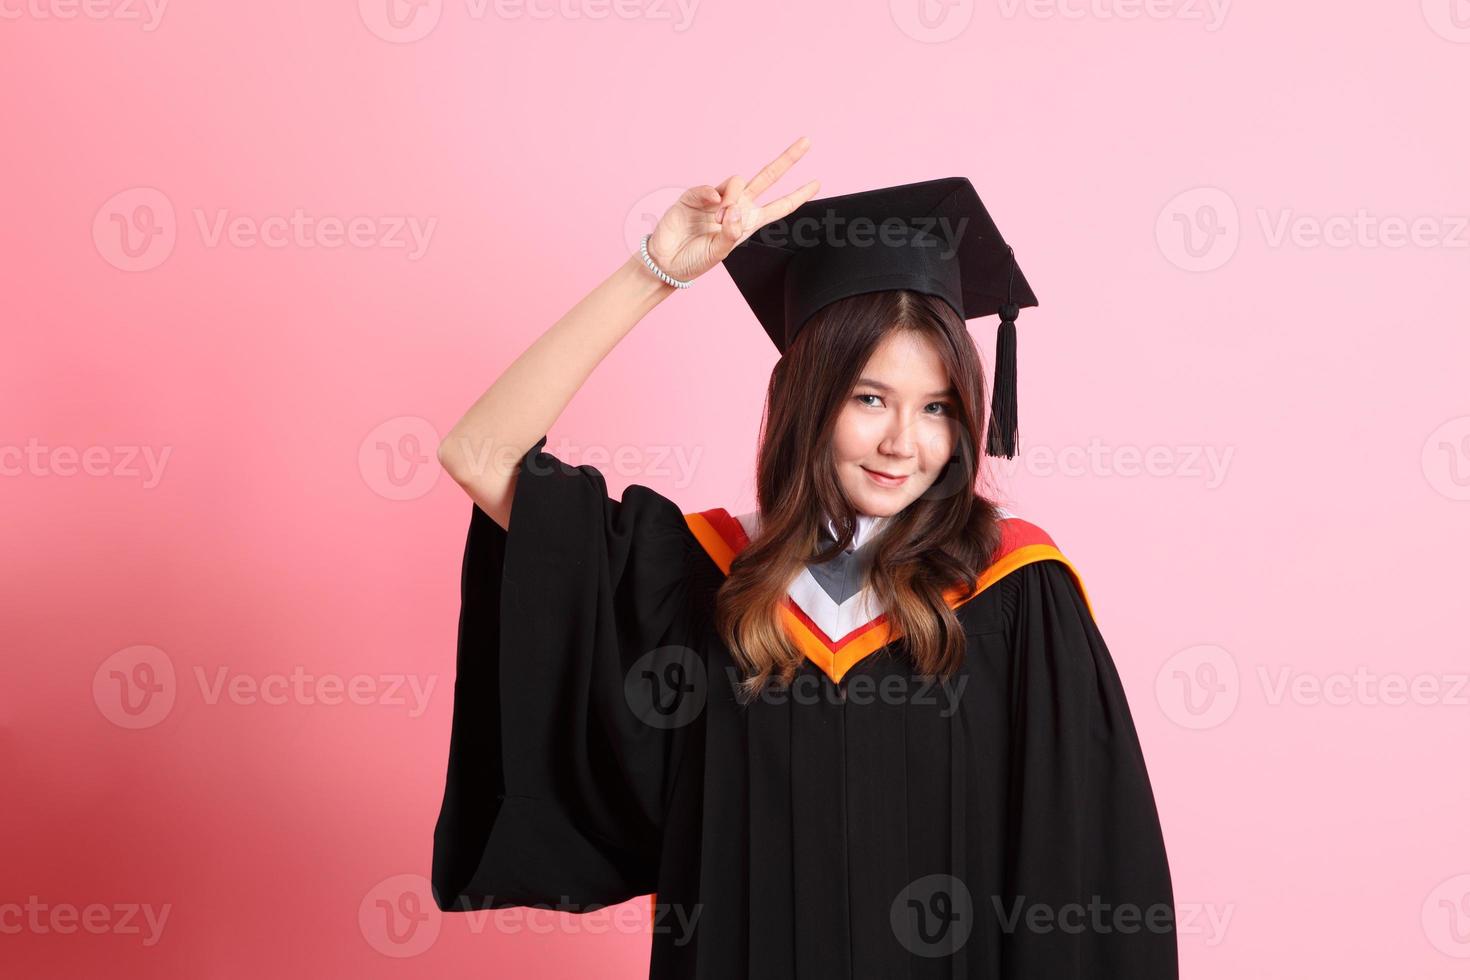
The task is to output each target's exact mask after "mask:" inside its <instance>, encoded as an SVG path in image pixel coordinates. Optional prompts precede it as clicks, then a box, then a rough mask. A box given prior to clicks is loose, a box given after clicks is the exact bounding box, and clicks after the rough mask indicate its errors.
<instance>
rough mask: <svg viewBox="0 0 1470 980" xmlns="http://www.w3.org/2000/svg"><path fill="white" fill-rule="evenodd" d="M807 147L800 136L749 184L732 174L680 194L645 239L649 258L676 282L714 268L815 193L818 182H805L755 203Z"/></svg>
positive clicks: (804, 139) (809, 144)
mask: <svg viewBox="0 0 1470 980" xmlns="http://www.w3.org/2000/svg"><path fill="white" fill-rule="evenodd" d="M811 145H812V143H811V140H810V139H808V138H807V137H805V136H803V137H802V138H801V139H799V140H797V141H796V142H795V143H792V144H791V145H790V146H788V147H787V148H786V150H785V151H784V152H783V153H782V154H781V155H780V156H778V157H776V159H774V160H772V161H771V162H770V163H768V164H766V165H765V167H763V168H762V169H761V172H760V173H758V174H756V175H755V177H754V178H752V179H751V181H750V183H748V184H747V183H746V182H745V180H744V178H742V177H740V176H738V175H732V176H730V177H727V178H726V179H725V181H724V182H723V183H721V184H720V185H719V186H718V187H711V186H710V185H708V184H701V185H700V186H698V187H691V188H689V189H688V190H686V191H685V192H684V193H683V194H680V195H679V200H677V201H675V202H674V204H673V206H672V207H670V208H669V209H668V210H667V211H665V212H664V214H663V217H661V218H659V219H658V225H657V226H655V228H654V229H653V237H651V238H649V240H648V254H649V256H650V257H652V259H653V261H654V262H656V263H658V266H659V268H661V269H663V270H664V271H665V272H667V273H668V274H669V275H671V276H673V277H674V278H675V279H686V280H687V279H694V278H696V277H698V276H700V275H702V274H703V273H705V272H708V271H709V270H710V269H712V268H714V267H715V266H716V265H718V264H719V263H720V262H722V261H724V258H725V256H727V255H729V254H730V250H731V249H733V248H734V247H735V246H736V245H739V244H740V243H741V242H743V241H745V239H747V238H749V237H750V236H751V235H753V234H755V232H756V231H757V230H759V229H760V227H761V226H762V225H765V224H769V223H770V222H772V221H777V220H779V219H781V218H784V217H786V215H788V214H790V213H791V212H792V211H795V210H796V209H797V208H799V207H801V205H803V204H805V203H806V202H807V201H809V200H810V199H811V198H812V195H814V194H816V192H817V187H818V186H819V184H818V182H817V181H815V180H809V181H807V182H806V183H805V184H803V185H802V186H801V187H799V188H797V189H796V190H794V191H792V192H791V193H790V194H787V195H786V196H785V197H778V198H776V199H775V200H774V201H768V202H766V203H765V204H760V203H758V202H757V200H756V198H758V197H759V196H760V195H761V194H763V193H765V191H766V189H767V188H769V187H770V186H771V185H772V184H774V183H775V182H776V181H777V180H779V179H780V177H781V175H782V174H784V173H786V171H787V170H789V169H791V165H792V164H794V163H795V162H796V161H798V160H800V159H801V158H802V156H803V155H805V153H806V151H807V150H808V149H809V148H810V147H811Z"/></svg>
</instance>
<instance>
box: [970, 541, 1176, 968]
mask: <svg viewBox="0 0 1470 980" xmlns="http://www.w3.org/2000/svg"><path fill="white" fill-rule="evenodd" d="M1015 574H1018V575H1021V576H1022V577H1023V578H1022V582H1021V587H1020V590H1019V598H1018V603H1017V609H1016V621H1015V633H1014V636H1013V645H1012V655H1013V657H1014V658H1015V669H1014V674H1013V676H1014V677H1015V686H1014V688H1013V691H1012V714H1011V729H1012V741H1011V746H1012V763H1011V770H1010V771H1011V788H1010V800H1009V806H1008V810H1007V813H1008V820H1007V827H1008V837H1009V842H1008V844H1009V846H1008V847H1007V849H1006V851H1007V854H1008V856H1009V857H1008V869H1007V874H1006V882H1007V886H1006V894H1005V896H1003V897H1004V899H1005V903H1004V907H1003V908H1001V909H998V910H996V912H997V914H1001V915H1003V916H1004V917H1006V919H1007V921H1008V922H1010V926H1009V928H1008V930H1007V931H1006V932H1005V933H1004V936H1003V940H1002V944H1003V955H1002V963H1003V966H1004V969H1003V971H1002V973H1003V976H1005V977H1006V978H1008V980H1021V978H1025V980H1036V978H1040V977H1045V978H1046V980H1124V978H1126V980H1177V977H1178V976H1179V966H1178V950H1177V943H1176V935H1175V925H1174V895H1173V886H1172V883H1171V881H1170V874H1169V863H1168V858H1167V855H1166V853H1165V849H1164V840H1163V834H1162V830H1161V828H1160V823H1159V816H1158V810H1157V808H1156V806H1155V801H1154V796H1153V789H1152V787H1151V785H1150V782H1149V776H1148V770H1147V768H1146V767H1145V765H1144V758H1143V751H1142V749H1141V747H1140V745H1139V741H1138V734H1137V732H1136V730H1135V729H1134V725H1133V718H1132V715H1131V713H1130V712H1129V708H1128V702H1127V699H1126V698H1125V696H1124V692H1123V685H1122V682H1121V681H1120V680H1119V677H1118V671H1117V669H1116V667H1115V666H1114V663H1113V659H1112V657H1111V655H1110V654H1109V653H1108V648H1107V646H1106V644H1105V643H1104V642H1103V638H1102V636H1101V634H1100V633H1099V632H1098V628H1097V624H1096V623H1095V621H1094V620H1093V617H1092V614H1091V613H1090V612H1089V610H1088V607H1087V605H1086V603H1085V601H1084V599H1083V597H1082V594H1081V592H1080V591H1079V589H1078V587H1077V583H1076V581H1075V580H1074V579H1073V577H1072V573H1071V572H1070V571H1069V570H1068V568H1067V566H1066V565H1064V564H1063V563H1061V562H1058V561H1053V560H1047V561H1040V562H1036V563H1033V564H1031V565H1027V566H1024V567H1023V568H1021V569H1019V570H1017V572H1016V573H1015Z"/></svg>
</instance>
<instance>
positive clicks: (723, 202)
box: [715, 174, 745, 224]
mask: <svg viewBox="0 0 1470 980" xmlns="http://www.w3.org/2000/svg"><path fill="white" fill-rule="evenodd" d="M744 195H745V178H744V177H741V176H740V175H739V174H736V175H735V176H733V177H731V178H729V179H728V180H726V181H725V190H724V193H723V195H722V196H721V198H720V209H721V210H720V213H719V214H717V215H715V220H716V221H719V222H720V223H721V224H725V223H728V221H729V219H730V216H731V212H732V211H737V212H738V211H739V208H738V207H736V205H738V204H739V203H740V200H741V198H742V197H743V196H744Z"/></svg>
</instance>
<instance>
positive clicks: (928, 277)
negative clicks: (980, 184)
mask: <svg viewBox="0 0 1470 980" xmlns="http://www.w3.org/2000/svg"><path fill="white" fill-rule="evenodd" d="M725 268H726V269H727V270H728V271H729V273H730V278H732V279H733V280H735V285H736V287H738V288H739V290H740V294H741V295H742V296H743V297H744V298H745V301H746V303H748V304H749V305H750V308H751V310H753V311H754V312H755V315H756V318H757V319H759V320H760V322H761V326H762V327H764V328H765V331H766V334H767V335H768V336H769V337H770V338H771V340H772V342H773V343H775V345H776V349H777V350H779V351H780V352H781V353H782V354H785V353H786V351H787V350H789V349H790V347H791V344H792V343H793V342H794V341H795V340H796V337H797V335H798V334H799V332H800V331H801V328H802V327H803V326H805V325H806V323H807V321H808V320H809V319H810V318H811V316H812V314H814V313H816V312H817V311H818V310H819V309H821V308H822V307H824V306H826V305H827V304H829V303H832V302H835V301H837V300H839V299H845V298H846V297H848V296H855V295H857V294H859V293H869V292H875V291H877V290H888V289H910V290H914V291H916V292H921V293H927V294H931V295H934V296H938V297H940V298H942V299H944V300H945V301H946V302H947V303H949V305H950V306H951V307H953V308H954V310H955V312H956V313H958V314H959V315H960V317H961V318H962V319H965V320H969V319H973V318H974V317H979V316H989V315H990V314H992V313H999V314H1000V317H1001V324H1000V329H999V332H998V333H997V335H996V355H995V385H994V389H995V390H994V393H993V395H992V399H991V402H992V404H991V420H990V433H989V438H988V440H987V447H986V451H987V452H988V453H990V454H991V455H994V456H1014V455H1015V431H1016V403H1015V396H1016V383H1015V367H1016V357H1015V343H1016V341H1015V329H1016V328H1015V320H1016V316H1017V314H1018V313H1019V312H1020V309H1021V308H1022V307H1026V306H1035V305H1037V301H1036V294H1035V293H1033V292H1032V291H1031V286H1030V285H1029V284H1028V283H1027V282H1026V277H1025V276H1024V275H1022V273H1021V270H1020V269H1019V268H1018V267H1017V266H1016V262H1015V256H1014V254H1013V253H1012V251H1011V249H1010V246H1008V245H1006V243H1005V240H1004V239H1002V238H1001V236H1000V232H999V231H997V230H996V227H995V222H994V221H993V220H991V217H990V214H989V213H988V212H987V211H986V210H985V205H984V204H982V203H981V202H980V197H979V195H977V194H976V193H975V188H974V187H973V186H972V185H971V184H970V181H969V179H968V178H965V177H944V178H940V179H937V180H925V181H920V182H918V183H913V184H900V185H897V186H894V187H880V188H877V189H876V190H869V191H859V192H857V193H855V194H843V195H840V196H837V197H825V198H818V199H816V200H812V201H807V202H806V203H805V204H803V205H802V206H801V207H799V208H797V209H796V210H794V211H792V212H791V213H790V214H789V215H787V216H786V217H785V218H782V219H779V220H777V221H772V222H770V223H769V224H766V225H764V226H762V227H761V228H759V229H757V230H756V232H755V233H754V234H752V235H751V236H750V237H749V238H747V239H746V240H745V241H743V242H741V243H740V244H739V245H737V246H736V247H735V248H733V249H731V250H730V254H729V255H727V256H726V257H725Z"/></svg>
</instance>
